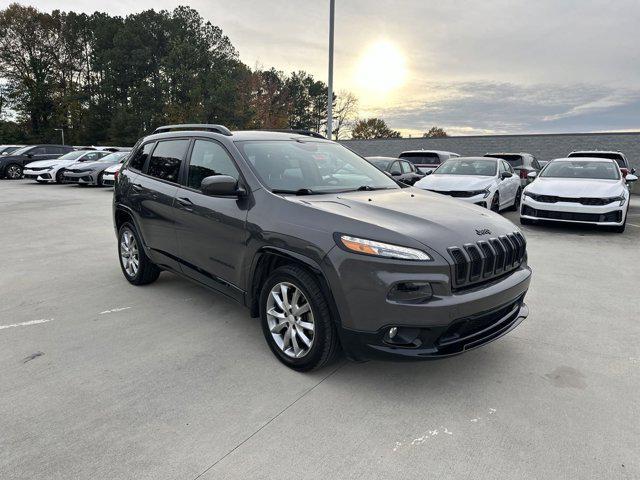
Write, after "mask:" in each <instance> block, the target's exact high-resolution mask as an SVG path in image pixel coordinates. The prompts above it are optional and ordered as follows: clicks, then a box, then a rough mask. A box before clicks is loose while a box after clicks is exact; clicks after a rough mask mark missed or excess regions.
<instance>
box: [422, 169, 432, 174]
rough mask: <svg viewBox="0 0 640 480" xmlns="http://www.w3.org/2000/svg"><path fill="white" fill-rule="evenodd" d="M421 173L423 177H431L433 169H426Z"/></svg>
mask: <svg viewBox="0 0 640 480" xmlns="http://www.w3.org/2000/svg"><path fill="white" fill-rule="evenodd" d="M422 173H424V174H425V175H431V174H432V173H433V169H432V168H427V169H426V170H425V171H423V172H422Z"/></svg>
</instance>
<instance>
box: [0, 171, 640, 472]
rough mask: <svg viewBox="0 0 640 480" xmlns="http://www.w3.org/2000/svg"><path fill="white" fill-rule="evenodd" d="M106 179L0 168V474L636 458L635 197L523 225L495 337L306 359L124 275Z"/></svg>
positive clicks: (207, 298) (224, 316) (545, 467)
mask: <svg viewBox="0 0 640 480" xmlns="http://www.w3.org/2000/svg"><path fill="white" fill-rule="evenodd" d="M111 197H112V191H111V190H109V189H97V188H87V189H83V188H79V187H77V186H72V185H37V184H35V183H30V182H27V181H16V182H9V181H3V182H1V183H0V218H1V228H0V232H1V233H0V240H1V242H2V250H1V251H2V262H1V263H0V265H1V266H0V293H1V296H2V297H1V298H2V301H1V303H0V366H1V368H2V372H1V374H0V398H1V403H0V411H1V412H2V413H1V414H0V478H1V479H30V480H32V479H71V478H79V479H84V478H96V479H111V478H118V479H120V478H123V479H125V478H126V479H129V478H136V479H160V478H161V479H167V478H175V479H195V478H202V479H209V480H212V479H282V478H304V479H328V478H329V479H333V478H335V479H347V478H348V479H352V478H355V479H374V478H393V479H416V478H441V479H462V478H468V479H478V478H482V479H493V478H518V479H522V478H526V479H540V478H545V479H565V478H566V479H591V478H592V479H604V478H606V479H612V478H620V479H632V478H640V455H639V452H640V402H639V401H638V392H639V391H640V317H639V312H640V308H639V307H640V268H639V267H638V264H637V261H638V253H639V252H640V249H639V247H640V197H635V198H634V200H633V204H632V208H631V211H630V215H631V216H630V217H629V224H630V225H628V226H627V231H626V232H625V233H624V234H615V233H609V232H603V231H599V230H594V229H592V228H589V227H566V226H532V227H524V228H523V232H524V233H525V236H526V237H527V240H528V242H529V246H528V250H529V263H530V265H531V266H532V267H533V269H534V278H533V281H532V284H531V289H530V290H529V294H528V296H527V303H528V305H529V307H530V312H531V314H530V316H529V318H528V319H527V320H526V321H525V322H523V323H522V324H521V325H520V326H519V327H518V328H517V329H516V330H515V331H514V332H512V333H510V334H509V335H507V336H506V337H504V338H502V339H500V340H498V341H496V342H494V343H491V344H490V345H488V346H486V347H484V348H481V349H478V350H474V351H472V352H469V353H467V354H465V355H462V356H458V357H454V358H451V359H447V360H440V361H433V362H424V363H382V362H368V363H360V364H356V363H351V362H349V361H346V360H344V359H340V360H339V361H337V362H335V363H334V364H333V365H331V366H329V367H328V368H325V369H323V370H321V371H318V372H313V373H311V374H301V373H296V372H294V371H291V370H289V369H287V368H285V367H284V366H282V365H281V364H280V363H279V362H278V361H277V360H276V359H275V358H274V356H273V355H272V353H271V352H270V350H269V349H268V347H267V345H266V343H265V341H264V339H263V336H262V332H261V330H260V328H259V324H258V322H257V321H256V320H255V319H251V318H249V315H248V312H247V311H246V310H244V309H243V308H242V307H240V306H238V305H236V304H234V303H231V302H230V301H228V300H226V299H225V298H223V297H222V296H220V295H217V294H214V293H211V292H209V291H207V290H205V289H204V288H201V287H199V286H197V285H195V284H193V283H190V282H188V281H186V280H183V279H180V278H178V277H176V276H174V275H171V274H167V273H163V274H162V275H161V276H160V279H159V280H158V281H157V282H156V283H154V284H152V285H149V286H145V287H133V286H131V285H129V284H128V283H127V282H126V281H125V279H124V278H123V276H122V274H121V272H120V268H119V266H118V261H117V255H116V239H115V234H114V231H113V227H112V222H111ZM506 215H507V216H508V217H509V218H511V219H512V220H514V221H517V214H515V213H508V214H506Z"/></svg>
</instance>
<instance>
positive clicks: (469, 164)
mask: <svg viewBox="0 0 640 480" xmlns="http://www.w3.org/2000/svg"><path fill="white" fill-rule="evenodd" d="M496 168H497V166H496V161H495V160H468V159H464V158H456V159H449V160H447V161H446V162H444V163H443V164H442V165H440V166H439V167H438V169H437V170H436V171H435V172H433V175H479V176H481V177H493V176H494V175H495V174H496Z"/></svg>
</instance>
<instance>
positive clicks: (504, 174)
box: [500, 172, 513, 180]
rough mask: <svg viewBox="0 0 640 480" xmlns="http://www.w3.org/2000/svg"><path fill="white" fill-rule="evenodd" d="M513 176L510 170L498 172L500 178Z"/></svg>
mask: <svg viewBox="0 0 640 480" xmlns="http://www.w3.org/2000/svg"><path fill="white" fill-rule="evenodd" d="M511 177H513V174H512V173H511V172H502V174H500V178H501V179H502V180H504V179H505V178H511Z"/></svg>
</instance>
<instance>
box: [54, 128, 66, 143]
mask: <svg viewBox="0 0 640 480" xmlns="http://www.w3.org/2000/svg"><path fill="white" fill-rule="evenodd" d="M54 130H55V131H56V132H60V134H61V135H62V145H64V128H54Z"/></svg>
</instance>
